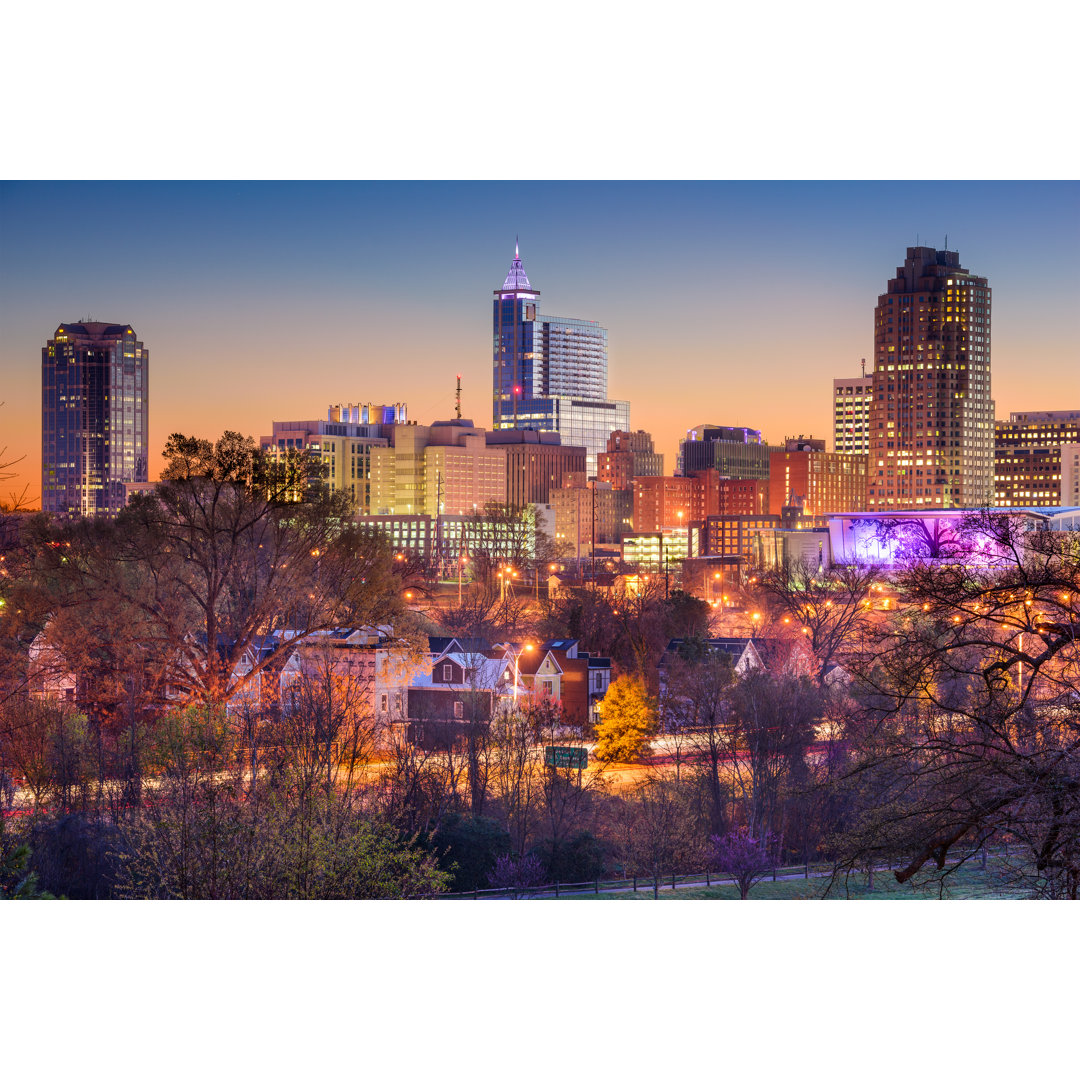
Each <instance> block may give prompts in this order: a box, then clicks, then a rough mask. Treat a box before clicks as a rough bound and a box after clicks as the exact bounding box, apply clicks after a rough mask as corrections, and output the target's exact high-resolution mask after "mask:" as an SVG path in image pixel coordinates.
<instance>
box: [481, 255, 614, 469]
mask: <svg viewBox="0 0 1080 1080" xmlns="http://www.w3.org/2000/svg"><path fill="white" fill-rule="evenodd" d="M493 330H494V334H493V342H492V349H493V352H492V362H493V370H492V385H493V389H494V400H493V403H492V426H493V428H494V429H495V430H499V429H504V428H532V429H535V430H537V431H557V432H559V434H560V436H561V438H562V442H563V444H564V445H572V446H584V447H585V448H586V450H587V461H586V468H587V470H588V473H589V475H590V476H594V475H595V474H596V456H597V454H601V453H603V452H604V451H605V450H606V448H607V437H608V435H610V434H611V432H613V431H619V430H623V431H627V430H629V428H630V403H629V402H627V401H611V400H609V399H608V396H607V330H605V329H604V328H603V327H602V326H601V325H600V324H599V323H597V322H593V321H592V320H590V319H572V318H564V317H562V316H558V315H541V313H540V290H539V289H534V288H533V287H532V285H531V283H530V282H529V278H528V275H527V274H526V273H525V268H524V266H522V263H521V254H520V251H519V250H518V246H517V244H515V245H514V261H513V262H512V263H511V264H510V272H509V273H508V274H507V275H506V279H505V280H504V281H503V284H502V288H501V289H496V290H495V299H494V319H493Z"/></svg>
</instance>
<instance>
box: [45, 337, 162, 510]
mask: <svg viewBox="0 0 1080 1080" xmlns="http://www.w3.org/2000/svg"><path fill="white" fill-rule="evenodd" d="M149 360H150V352H149V350H148V349H147V348H146V347H145V346H144V345H143V343H142V342H141V341H139V340H137V338H136V336H135V331H134V330H133V329H132V328H131V327H130V326H128V325H124V324H117V323H102V322H75V323H61V324H60V325H59V326H58V327H57V329H56V333H55V334H54V335H53V336H52V337H51V338H50V339H49V340H48V341H47V342H46V344H45V347H44V348H43V349H42V350H41V506H42V509H43V510H45V511H48V512H52V513H56V514H87V515H89V514H114V513H116V512H117V511H118V510H120V509H122V507H123V506H124V502H125V491H124V484H125V483H145V482H146V480H147V431H148V415H149V408H150V388H149V381H148V371H147V367H148V364H149Z"/></svg>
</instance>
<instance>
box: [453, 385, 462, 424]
mask: <svg viewBox="0 0 1080 1080" xmlns="http://www.w3.org/2000/svg"><path fill="white" fill-rule="evenodd" d="M454 397H455V399H456V401H457V404H456V406H455V410H456V412H457V418H458V419H459V420H460V419H461V376H460V375H459V376H458V377H457V392H456V393H455V394H454Z"/></svg>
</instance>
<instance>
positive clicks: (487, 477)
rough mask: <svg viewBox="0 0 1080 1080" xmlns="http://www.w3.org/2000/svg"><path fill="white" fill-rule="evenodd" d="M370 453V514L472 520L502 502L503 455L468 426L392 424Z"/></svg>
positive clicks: (452, 423)
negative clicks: (470, 516)
mask: <svg viewBox="0 0 1080 1080" xmlns="http://www.w3.org/2000/svg"><path fill="white" fill-rule="evenodd" d="M389 435H390V439H389V442H390V445H389V446H386V447H372V449H371V500H370V512H371V514H373V515H379V514H406V515H409V514H423V515H426V516H428V517H436V516H437V515H439V514H471V513H473V512H474V511H476V510H480V509H483V507H484V506H486V505H487V504H488V503H490V502H495V503H499V504H500V505H501V504H503V503H504V502H505V500H506V454H505V453H503V451H502V450H501V449H499V448H498V447H489V446H488V445H487V439H486V432H485V431H484V429H483V428H477V427H473V423H472V421H471V420H445V421H436V422H435V423H434V424H431V425H423V424H416V423H411V424H395V425H393V427H392V428H390V431H389Z"/></svg>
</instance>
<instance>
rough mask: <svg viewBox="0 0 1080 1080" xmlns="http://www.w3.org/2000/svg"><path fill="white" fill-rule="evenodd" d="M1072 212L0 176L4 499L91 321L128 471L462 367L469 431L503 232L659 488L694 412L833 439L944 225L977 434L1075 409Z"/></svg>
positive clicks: (868, 198) (23, 476) (772, 434)
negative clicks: (66, 353)
mask: <svg viewBox="0 0 1080 1080" xmlns="http://www.w3.org/2000/svg"><path fill="white" fill-rule="evenodd" d="M1078 196H1080V186H1078V185H1077V184H1075V183H1070V182H1053V183H997V182H993V183H885V182H871V183H840V184H838V183H818V182H814V183H800V182H771V183H748V182H721V183H704V182H695V183H638V182H627V183H610V184H609V183H539V184H529V183H485V184H480V183H475V184H474V183H407V184H395V183H368V184H345V183H328V184H306V183H304V184H279V183H258V184H246V183H235V184H202V183H180V184H171V183H146V184H142V183H138V184H126V183H103V184H97V183H87V184H81V183H74V184H31V183H20V184H5V185H3V186H2V187H0V235H2V236H3V237H4V243H3V254H2V255H0V259H2V262H0V288H2V300H0V305H2V307H0V323H2V325H3V328H4V329H3V334H2V340H0V366H2V369H3V371H4V388H3V391H2V392H0V400H4V401H5V402H6V404H5V406H4V408H3V410H2V411H0V445H6V446H7V447H8V456H9V457H19V456H20V455H24V454H25V458H24V460H23V461H22V462H21V463H20V464H19V465H18V466H17V470H18V472H19V476H18V478H17V480H16V481H12V482H9V484H8V487H9V488H10V487H13V486H14V485H16V484H17V486H18V489H21V487H22V485H23V484H25V483H28V484H29V492H30V495H31V497H37V496H38V495H39V482H40V447H41V429H40V423H41V417H40V405H41V399H40V394H41V387H40V367H39V362H38V358H39V357H40V350H41V346H42V343H43V342H44V341H45V340H46V338H47V337H48V336H49V334H51V333H52V332H53V331H54V330H55V328H56V326H57V325H59V324H60V323H61V322H64V321H73V320H75V319H78V318H83V317H85V316H87V315H93V317H94V318H95V319H102V320H115V321H117V322H119V323H123V324H130V325H131V326H132V327H133V328H134V330H135V333H136V334H137V335H138V336H139V339H140V340H141V341H144V342H145V343H146V346H147V348H148V349H149V350H150V351H151V352H152V353H153V355H154V387H155V389H154V399H153V402H152V405H151V410H150V448H149V465H150V476H151V478H153V477H155V476H156V475H157V471H158V467H159V462H160V452H161V448H162V446H163V445H164V442H165V439H166V438H167V437H168V435H169V434H170V433H171V432H173V431H183V432H186V433H191V434H196V435H200V436H204V437H213V436H215V435H217V434H220V432H221V431H222V430H224V429H226V428H231V429H234V430H239V431H241V432H243V433H244V434H250V435H252V436H253V437H256V438H257V437H258V436H259V435H260V434H261V433H264V432H265V431H267V430H269V425H270V423H271V421H272V420H273V419H275V418H277V417H281V416H283V415H292V414H297V415H300V414H302V415H304V416H305V417H306V416H319V415H323V414H325V410H326V408H327V407H328V406H329V405H331V404H334V403H336V402H339V401H358V400H359V401H372V402H377V401H406V402H408V406H409V414H410V417H411V418H412V419H415V420H417V421H418V422H420V423H431V422H433V421H436V420H442V419H448V418H449V417H450V416H451V415H452V414H453V407H454V385H455V375H456V374H458V373H459V372H460V373H461V374H462V375H463V406H464V415H465V416H468V417H471V418H472V419H474V421H475V422H476V423H477V424H478V425H479V426H488V424H489V420H488V415H489V413H488V410H489V408H490V405H489V402H490V398H489V397H488V395H489V393H490V386H491V383H490V381H489V380H490V368H489V367H488V365H489V363H490V359H489V358H490V355H491V354H490V352H489V349H490V338H489V337H488V334H489V330H488V326H489V324H488V318H489V317H490V315H489V312H488V309H487V305H486V303H485V301H484V299H483V297H484V296H485V295H486V296H489V297H490V296H491V291H490V290H493V289H497V288H498V287H499V284H500V282H501V281H502V280H503V278H504V277H505V274H506V267H507V265H508V263H509V261H510V259H511V258H512V256H513V251H514V246H513V245H514V239H515V237H519V238H520V248H521V257H522V260H523V261H524V263H525V265H526V267H527V268H528V272H529V275H530V280H531V283H532V285H533V287H535V288H536V289H537V290H539V291H540V292H541V293H542V296H543V299H544V310H545V311H560V312H569V313H571V314H573V315H576V316H580V317H584V318H588V319H595V320H596V321H597V322H598V323H599V324H600V326H602V327H604V328H605V329H606V330H607V331H608V362H609V378H608V395H609V396H610V397H611V398H613V399H625V400H629V401H630V404H631V426H632V428H634V429H635V430H636V429H644V430H646V431H649V432H651V433H652V435H653V437H654V439H655V440H656V446H657V450H658V451H659V452H662V453H664V454H665V456H666V460H667V462H668V470H669V471H670V469H671V467H672V465H673V464H674V461H675V458H676V451H677V444H678V441H679V439H680V438H682V437H683V436H684V435H685V432H686V429H687V428H688V427H690V426H692V425H694V424H698V423H701V422H707V423H718V424H729V425H739V426H748V427H754V428H760V429H761V430H762V433H763V435H764V437H765V438H766V439H768V440H769V441H770V442H771V443H777V442H780V441H781V440H782V439H784V437H785V436H788V435H800V434H801V435H806V436H810V435H814V436H817V437H819V438H822V437H824V438H827V439H830V441H831V435H832V381H833V379H835V378H839V377H845V376H854V375H856V374H857V373H858V367H857V365H858V363H859V360H860V358H862V357H866V358H867V360H868V363H870V364H871V366H872V356H873V345H874V342H873V311H874V307H875V304H876V301H877V298H878V296H879V295H880V294H881V293H882V292H884V291H885V288H886V285H887V282H888V279H889V278H890V277H891V276H892V273H893V271H894V269H895V267H896V266H897V265H898V264H899V263H900V262H901V261H902V260H903V255H904V251H905V250H906V248H907V247H909V246H913V245H914V244H915V243H916V242H917V241H918V242H920V243H922V244H924V245H927V244H929V245H940V246H944V244H945V234H946V233H947V234H948V246H949V248H950V249H952V250H957V251H959V252H960V258H961V260H962V261H963V263H964V264H965V265H968V266H971V267H973V268H974V269H975V270H976V271H977V272H978V273H979V274H982V275H985V276H986V277H987V278H988V279H989V280H990V281H991V282H992V284H993V287H994V299H995V314H994V345H993V365H992V370H993V397H994V399H995V402H996V413H997V416H998V417H1004V416H1007V415H1008V414H1009V413H1010V412H1016V411H1027V410H1033V409H1054V408H1060V407H1072V406H1073V405H1074V404H1075V401H1076V400H1077V398H1078V397H1080V374H1078V371H1080V365H1078V364H1077V350H1076V347H1075V344H1074V340H1073V336H1072V333H1071V327H1070V326H1069V322H1070V320H1069V312H1070V310H1071V306H1072V304H1073V303H1074V300H1073V298H1074V297H1075V295H1076V292H1077V286H1078V285H1080V270H1078V269H1077V267H1076V266H1075V263H1074V260H1073V253H1074V251H1075V248H1076V240H1077V238H1078V233H1080V230H1078V220H1080V215H1078V214H1077V209H1078V206H1080V197H1078ZM931 230H935V231H940V234H941V235H940V236H936V235H934V234H933V233H932V232H931ZM73 238H74V239H73ZM80 253H84V257H80ZM420 298H424V299H423V302H422V303H417V301H418V299H420ZM433 343H434V347H433ZM3 495H4V496H5V497H6V496H7V495H8V491H7V490H5V491H4V492H3Z"/></svg>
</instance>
